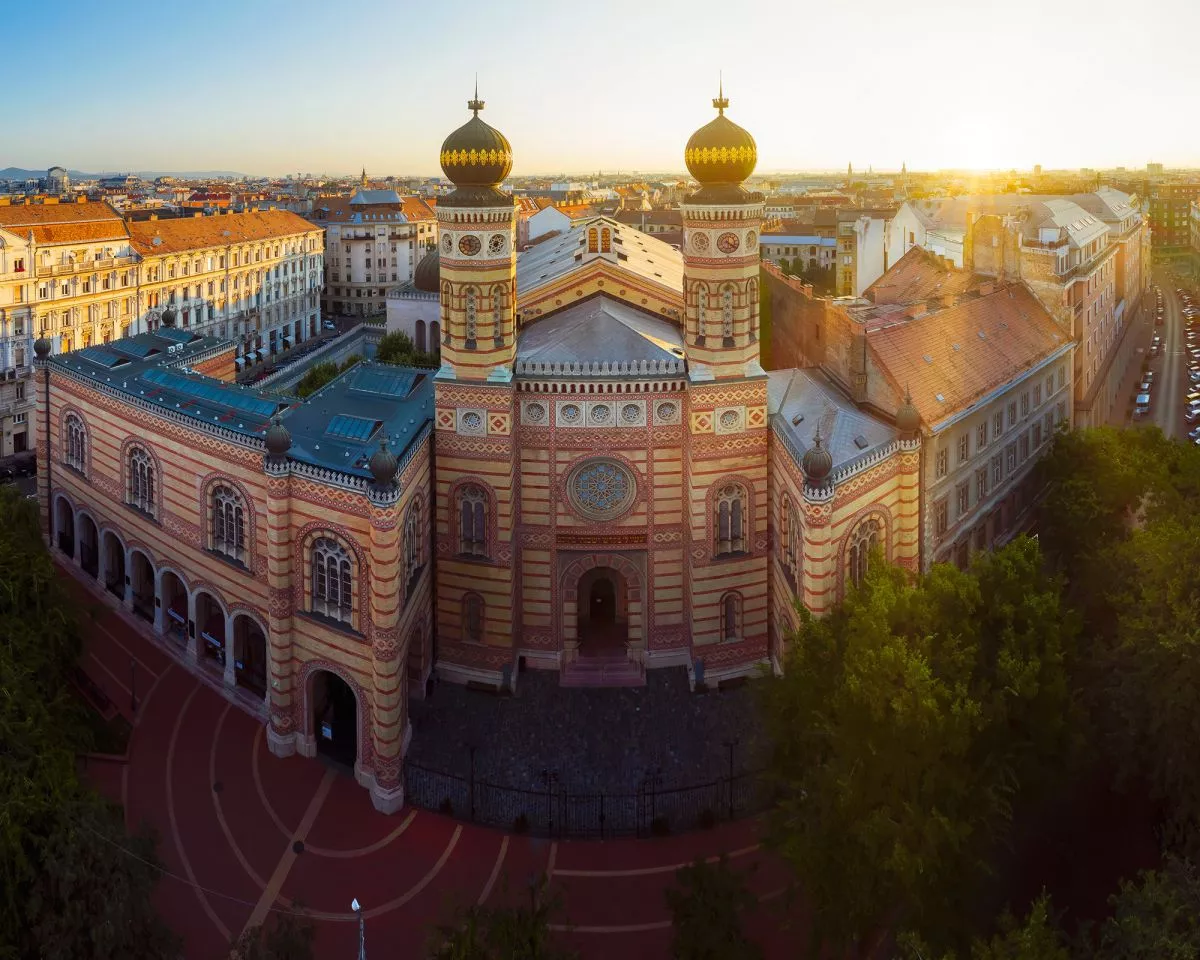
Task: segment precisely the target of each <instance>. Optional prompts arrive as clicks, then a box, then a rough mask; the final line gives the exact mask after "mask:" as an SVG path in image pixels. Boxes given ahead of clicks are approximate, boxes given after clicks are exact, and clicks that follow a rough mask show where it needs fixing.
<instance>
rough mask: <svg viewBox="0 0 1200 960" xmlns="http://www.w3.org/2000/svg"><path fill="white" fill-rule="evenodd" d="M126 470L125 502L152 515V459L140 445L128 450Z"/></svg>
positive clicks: (153, 506)
mask: <svg viewBox="0 0 1200 960" xmlns="http://www.w3.org/2000/svg"><path fill="white" fill-rule="evenodd" d="M126 471H127V477H126V482H125V500H126V502H127V503H128V504H129V505H130V506H133V507H137V508H138V509H139V510H141V511H142V512H143V513H148V514H150V516H154V509H155V504H154V460H153V459H151V457H150V454H148V453H147V452H146V451H145V450H143V449H142V448H141V447H134V448H133V449H132V450H130V451H129V460H128V462H127V464H126Z"/></svg>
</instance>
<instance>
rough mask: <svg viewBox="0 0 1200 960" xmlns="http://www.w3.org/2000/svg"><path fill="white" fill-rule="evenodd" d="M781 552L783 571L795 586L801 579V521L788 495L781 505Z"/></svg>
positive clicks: (784, 496)
mask: <svg viewBox="0 0 1200 960" xmlns="http://www.w3.org/2000/svg"><path fill="white" fill-rule="evenodd" d="M779 552H780V555H781V557H782V558H783V569H784V571H785V572H786V573H787V575H788V577H789V578H790V579H791V581H792V583H793V584H795V583H797V582H798V581H799V578H800V519H799V517H798V515H797V514H796V507H795V506H794V505H793V504H792V498H791V497H789V496H788V495H787V494H786V493H785V494H784V495H783V499H782V500H781V501H780V504H779Z"/></svg>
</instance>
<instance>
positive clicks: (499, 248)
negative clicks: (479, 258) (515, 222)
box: [488, 233, 508, 256]
mask: <svg viewBox="0 0 1200 960" xmlns="http://www.w3.org/2000/svg"><path fill="white" fill-rule="evenodd" d="M507 245H508V238H507V237H505V236H504V234H502V233H493V234H492V235H491V236H490V237H488V253H490V254H491V255H492V256H497V255H498V254H501V253H503V252H504V248H505V247H506V246H507Z"/></svg>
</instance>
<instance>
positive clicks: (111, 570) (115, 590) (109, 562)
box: [100, 530, 125, 600]
mask: <svg viewBox="0 0 1200 960" xmlns="http://www.w3.org/2000/svg"><path fill="white" fill-rule="evenodd" d="M100 549H101V550H103V551H104V589H105V590H107V591H108V592H109V593H111V594H112V595H113V596H115V597H117V598H118V599H121V600H124V599H125V545H124V544H123V543H121V538H120V537H118V536H117V535H116V534H115V533H113V532H112V531H111V530H105V531H104V533H103V534H102V535H101V537H100Z"/></svg>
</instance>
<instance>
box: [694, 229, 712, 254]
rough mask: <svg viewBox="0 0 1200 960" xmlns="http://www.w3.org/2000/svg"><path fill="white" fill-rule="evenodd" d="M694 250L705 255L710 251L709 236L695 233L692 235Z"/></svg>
mask: <svg viewBox="0 0 1200 960" xmlns="http://www.w3.org/2000/svg"><path fill="white" fill-rule="evenodd" d="M692 249H693V250H695V251H697V252H698V253H704V252H705V251H706V250H708V234H706V233H693V234H692Z"/></svg>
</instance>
